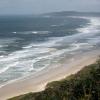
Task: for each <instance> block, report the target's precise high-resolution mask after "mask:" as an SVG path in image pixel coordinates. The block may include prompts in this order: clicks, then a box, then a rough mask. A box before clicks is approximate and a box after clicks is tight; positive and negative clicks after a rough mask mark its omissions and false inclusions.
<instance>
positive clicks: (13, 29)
mask: <svg viewBox="0 0 100 100" xmlns="http://www.w3.org/2000/svg"><path fill="white" fill-rule="evenodd" d="M98 47H100V17H85V16H84V17H83V16H80V17H79V16H64V17H57V16H55V17H54V16H53V17H52V16H49V17H46V16H1V17H0V85H2V84H6V83H8V82H11V81H13V80H16V79H19V78H22V77H25V76H27V75H30V74H32V73H36V72H39V71H42V70H43V69H44V68H48V67H50V65H53V64H55V63H56V64H57V63H60V61H61V60H62V59H64V58H65V57H67V58H68V59H72V57H73V55H74V53H76V52H79V51H81V52H84V51H85V52H86V51H89V50H90V51H91V50H93V49H97V48H98ZM51 67H52V66H51Z"/></svg>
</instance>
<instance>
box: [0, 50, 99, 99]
mask: <svg viewBox="0 0 100 100" xmlns="http://www.w3.org/2000/svg"><path fill="white" fill-rule="evenodd" d="M87 54H88V55H87ZM99 54H100V53H99V50H95V51H91V52H88V53H85V54H83V55H81V56H79V57H78V58H77V57H76V58H77V59H74V60H73V61H71V62H70V63H66V61H65V62H64V63H63V64H59V65H57V67H53V68H50V67H49V68H46V69H44V70H43V71H40V72H39V73H37V74H35V75H31V76H28V77H27V78H24V79H21V80H18V81H15V82H12V83H9V84H7V85H5V86H3V87H1V88H0V100H6V99H8V98H11V97H14V96H18V95H21V94H26V93H29V92H38V91H42V90H44V89H45V86H46V84H47V83H49V82H52V81H57V80H60V79H63V78H65V77H67V76H69V75H71V74H75V73H77V72H78V71H79V70H81V69H82V68H83V67H85V66H87V65H90V64H92V63H94V62H95V61H96V60H97V57H98V56H99ZM80 57H81V59H80ZM74 61H75V62H74Z"/></svg>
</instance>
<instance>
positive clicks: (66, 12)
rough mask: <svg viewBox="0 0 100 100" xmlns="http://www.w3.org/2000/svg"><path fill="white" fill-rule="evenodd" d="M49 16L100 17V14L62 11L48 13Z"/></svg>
mask: <svg viewBox="0 0 100 100" xmlns="http://www.w3.org/2000/svg"><path fill="white" fill-rule="evenodd" d="M43 15H47V16H100V12H77V11H61V12H53V13H46V14H43Z"/></svg>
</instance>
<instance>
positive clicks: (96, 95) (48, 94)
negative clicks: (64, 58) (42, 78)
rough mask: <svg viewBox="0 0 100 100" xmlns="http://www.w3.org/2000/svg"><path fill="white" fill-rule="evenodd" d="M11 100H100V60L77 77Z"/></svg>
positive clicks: (50, 84) (71, 77)
mask: <svg viewBox="0 0 100 100" xmlns="http://www.w3.org/2000/svg"><path fill="white" fill-rule="evenodd" d="M9 100H100V60H98V61H97V62H96V63H95V64H92V65H89V66H86V67H85V68H83V69H82V70H81V71H79V72H78V73H77V74H75V75H71V76H69V77H67V78H66V79H63V80H61V81H55V82H52V83H49V84H48V85H47V86H46V89H45V90H44V91H42V92H39V93H29V94H25V95H22V96H18V97H15V98H12V99H9Z"/></svg>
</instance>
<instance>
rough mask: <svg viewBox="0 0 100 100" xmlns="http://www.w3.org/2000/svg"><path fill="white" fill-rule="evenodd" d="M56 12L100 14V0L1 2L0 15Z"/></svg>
mask: <svg viewBox="0 0 100 100" xmlns="http://www.w3.org/2000/svg"><path fill="white" fill-rule="evenodd" d="M56 11H84V12H86V11H88V12H100V0H0V15H3V14H7V15H10V14H12V15H15V14H16V15H17V14H40V13H47V12H56Z"/></svg>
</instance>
